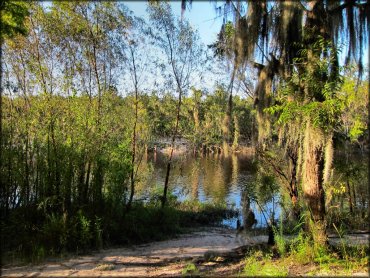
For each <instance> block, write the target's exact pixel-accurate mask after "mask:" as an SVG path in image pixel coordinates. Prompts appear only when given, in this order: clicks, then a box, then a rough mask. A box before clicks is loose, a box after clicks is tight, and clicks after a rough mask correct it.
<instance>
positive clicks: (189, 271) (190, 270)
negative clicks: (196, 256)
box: [182, 263, 199, 275]
mask: <svg viewBox="0 0 370 278" xmlns="http://www.w3.org/2000/svg"><path fill="white" fill-rule="evenodd" d="M198 272H199V271H198V269H197V267H196V266H195V264H193V263H189V264H187V265H186V266H185V267H184V269H183V270H182V275H194V274H195V275H196V274H198Z"/></svg>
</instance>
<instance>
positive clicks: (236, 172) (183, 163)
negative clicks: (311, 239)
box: [137, 152, 280, 228]
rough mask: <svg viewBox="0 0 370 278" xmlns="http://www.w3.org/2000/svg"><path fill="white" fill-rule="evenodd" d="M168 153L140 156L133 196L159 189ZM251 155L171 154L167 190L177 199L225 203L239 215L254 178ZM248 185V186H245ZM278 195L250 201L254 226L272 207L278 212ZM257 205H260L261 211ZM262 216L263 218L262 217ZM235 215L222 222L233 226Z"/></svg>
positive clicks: (146, 195)
mask: <svg viewBox="0 0 370 278" xmlns="http://www.w3.org/2000/svg"><path fill="white" fill-rule="evenodd" d="M167 161H168V157H167V156H166V155H165V154H163V153H161V152H157V153H149V154H148V155H147V156H146V157H144V158H143V160H142V163H141V167H140V169H139V178H140V181H139V183H138V186H137V198H141V199H146V198H149V196H150V195H151V194H153V193H154V192H157V193H159V194H160V193H161V192H162V190H163V185H164V181H165V175H166V167H167ZM255 168H256V167H255V163H254V157H253V156H252V155H246V154H230V155H228V156H224V155H222V154H205V155H196V156H195V155H193V154H189V153H186V154H181V155H175V156H174V158H173V163H172V168H171V174H170V179H169V191H170V192H171V193H172V194H173V195H175V196H176V197H177V199H178V200H179V201H184V200H198V201H200V202H203V203H204V202H211V203H226V204H227V206H228V207H229V208H234V209H237V210H238V211H239V212H240V218H239V219H240V220H241V221H242V219H243V208H244V206H245V200H246V198H245V196H250V194H249V193H251V192H249V191H252V190H253V186H254V181H255V178H256V173H255V172H256V171H255ZM248 188H249V189H248ZM277 200H278V197H277V196H275V197H274V200H270V201H269V202H266V203H265V204H264V205H261V204H257V203H256V202H253V201H252V202H251V205H250V207H251V209H252V210H253V212H254V213H255V216H256V219H257V224H256V226H257V227H265V226H266V218H267V219H268V218H269V216H270V215H271V213H272V211H274V213H275V218H276V216H278V215H279V214H280V209H279V206H278V205H277ZM260 205H261V206H263V207H262V209H263V211H264V214H265V216H264V215H263V212H262V211H261V208H260ZM265 217H266V218H265ZM236 221H237V218H233V219H225V220H224V221H223V224H224V225H226V226H228V227H230V228H235V227H236Z"/></svg>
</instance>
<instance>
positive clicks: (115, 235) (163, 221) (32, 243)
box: [2, 198, 235, 263]
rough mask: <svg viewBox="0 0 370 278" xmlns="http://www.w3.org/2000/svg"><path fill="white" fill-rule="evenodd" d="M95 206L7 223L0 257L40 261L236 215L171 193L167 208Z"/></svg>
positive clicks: (148, 239) (164, 234)
mask: <svg viewBox="0 0 370 278" xmlns="http://www.w3.org/2000/svg"><path fill="white" fill-rule="evenodd" d="M92 211H93V208H91V209H89V208H87V209H85V210H84V211H82V210H78V211H77V212H76V213H75V214H74V215H71V216H70V217H69V219H68V220H65V219H64V218H63V215H61V216H60V215H54V214H52V215H50V216H47V217H41V216H42V215H41V216H40V217H37V222H36V221H33V220H31V221H29V222H26V221H27V220H26V221H25V222H24V223H23V222H22V223H19V221H16V222H14V223H9V224H8V225H7V226H6V227H5V228H4V234H3V235H4V239H3V242H4V243H6V244H4V245H3V250H2V251H3V252H2V261H3V262H5V263H14V262H19V261H20V262H33V263H38V262H42V261H43V260H44V259H45V258H48V257H59V256H61V255H64V254H70V253H75V254H76V253H77V254H83V253H87V252H89V251H91V250H94V249H95V250H96V249H100V248H102V247H113V246H123V245H131V244H140V243H146V242H151V241H157V240H164V239H169V238H173V237H175V236H176V235H178V234H181V233H183V232H186V231H187V230H188V229H189V228H194V227H197V226H198V227H199V226H210V225H216V224H220V223H221V221H222V220H223V219H225V218H228V217H233V216H234V215H235V212H233V211H232V210H230V209H228V208H227V207H226V205H225V204H202V203H200V202H198V201H193V202H190V201H187V202H183V203H180V202H177V200H176V199H173V198H172V199H170V200H169V202H168V206H166V207H165V208H163V209H162V208H161V207H160V203H155V202H149V203H147V204H145V203H141V202H136V203H134V204H133V206H132V209H131V210H130V211H129V212H124V209H123V208H122V209H121V210H118V209H111V210H110V209H109V207H108V208H107V210H106V211H105V212H104V214H102V215H95V214H93V213H91V212H92ZM11 234H16V235H17V236H16V237H14V236H10V235H11ZM5 239H7V240H5Z"/></svg>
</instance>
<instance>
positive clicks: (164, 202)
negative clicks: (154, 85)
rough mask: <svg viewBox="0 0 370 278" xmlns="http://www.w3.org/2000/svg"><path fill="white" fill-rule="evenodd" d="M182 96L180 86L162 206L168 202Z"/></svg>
mask: <svg viewBox="0 0 370 278" xmlns="http://www.w3.org/2000/svg"><path fill="white" fill-rule="evenodd" d="M181 96H182V90H181V88H179V101H178V103H177V115H176V124H175V130H174V132H173V135H172V142H171V152H170V157H169V159H168V163H167V170H166V179H165V182H164V189H163V196H162V208H163V207H164V206H165V205H166V202H167V191H168V181H169V178H170V171H171V162H172V155H173V149H174V147H175V140H176V135H177V130H178V127H179V120H180V108H181Z"/></svg>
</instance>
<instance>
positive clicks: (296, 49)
mask: <svg viewBox="0 0 370 278" xmlns="http://www.w3.org/2000/svg"><path fill="white" fill-rule="evenodd" d="M237 3H238V4H235V3H234V2H233V1H228V2H227V5H228V7H231V9H233V10H234V14H235V15H236V16H235V21H234V23H235V30H236V31H235V40H234V42H233V45H232V47H233V50H234V53H235V57H236V58H235V63H236V64H237V66H238V67H241V66H243V65H244V64H245V63H251V64H254V65H255V66H256V67H257V69H258V82H257V85H256V89H255V92H254V95H255V96H254V98H255V105H256V108H257V122H258V128H259V133H258V137H259V145H260V146H261V147H262V149H264V150H266V149H267V148H268V146H269V144H271V143H273V140H271V138H272V133H273V132H274V130H273V128H272V126H271V123H274V122H277V124H278V125H279V126H280V127H279V128H278V130H276V132H278V134H279V136H280V142H281V145H282V146H284V148H285V150H286V152H285V153H286V158H287V159H289V157H294V158H298V162H297V163H298V164H297V165H296V166H295V167H293V168H295V169H296V170H295V172H296V173H295V180H296V182H294V184H300V183H301V184H302V191H303V197H304V200H305V203H306V205H307V208H308V210H309V212H310V216H311V217H310V218H311V220H312V221H313V223H314V225H313V227H312V229H311V232H312V234H313V235H314V236H315V238H314V240H315V241H316V242H318V243H319V244H325V242H326V232H325V230H326V227H325V189H324V188H325V186H324V184H325V183H326V182H327V181H328V173H329V172H330V171H329V169H330V168H331V162H332V153H333V144H332V137H333V128H334V125H333V123H334V122H335V121H336V120H337V119H338V111H337V110H336V108H337V106H334V108H333V109H332V108H330V106H329V105H333V104H334V105H336V92H337V91H338V89H339V86H340V83H341V80H340V76H339V73H340V68H339V59H338V48H339V41H340V40H346V41H347V42H348V48H347V55H346V60H347V61H350V60H354V59H357V62H358V67H359V72H360V74H361V72H362V60H361V59H362V51H363V49H364V44H365V42H366V36H365V35H364V34H367V33H368V32H367V31H368V17H369V12H368V11H369V4H368V2H367V1H344V2H343V1H310V2H309V3H306V2H304V1H273V2H271V1H266V0H265V1H248V2H247V3H246V4H245V5H244V8H246V14H245V15H242V14H241V11H242V9H241V5H239V2H237ZM272 41H273V42H274V43H271V42H272ZM253 59H256V60H253ZM322 59H324V62H321V60H322ZM256 61H257V62H256ZM278 81H279V82H280V84H286V86H285V91H284V93H282V92H281V93H280V94H278V96H282V95H283V96H284V98H281V97H280V98H279V97H278V98H277V97H276V92H275V91H274V90H273V88H274V86H273V85H274V84H276V83H277V82H278ZM275 87H276V86H275ZM288 88H289V89H288ZM274 105H276V107H275V108H277V107H278V106H280V108H281V109H280V110H279V111H277V110H276V109H275V110H274V111H271V110H266V108H269V107H272V106H274ZM281 105H282V106H284V108H282V106H281ZM268 111H269V112H276V114H275V115H271V113H268ZM327 121H329V126H327V124H326V122H327ZM324 123H325V124H324Z"/></svg>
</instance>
